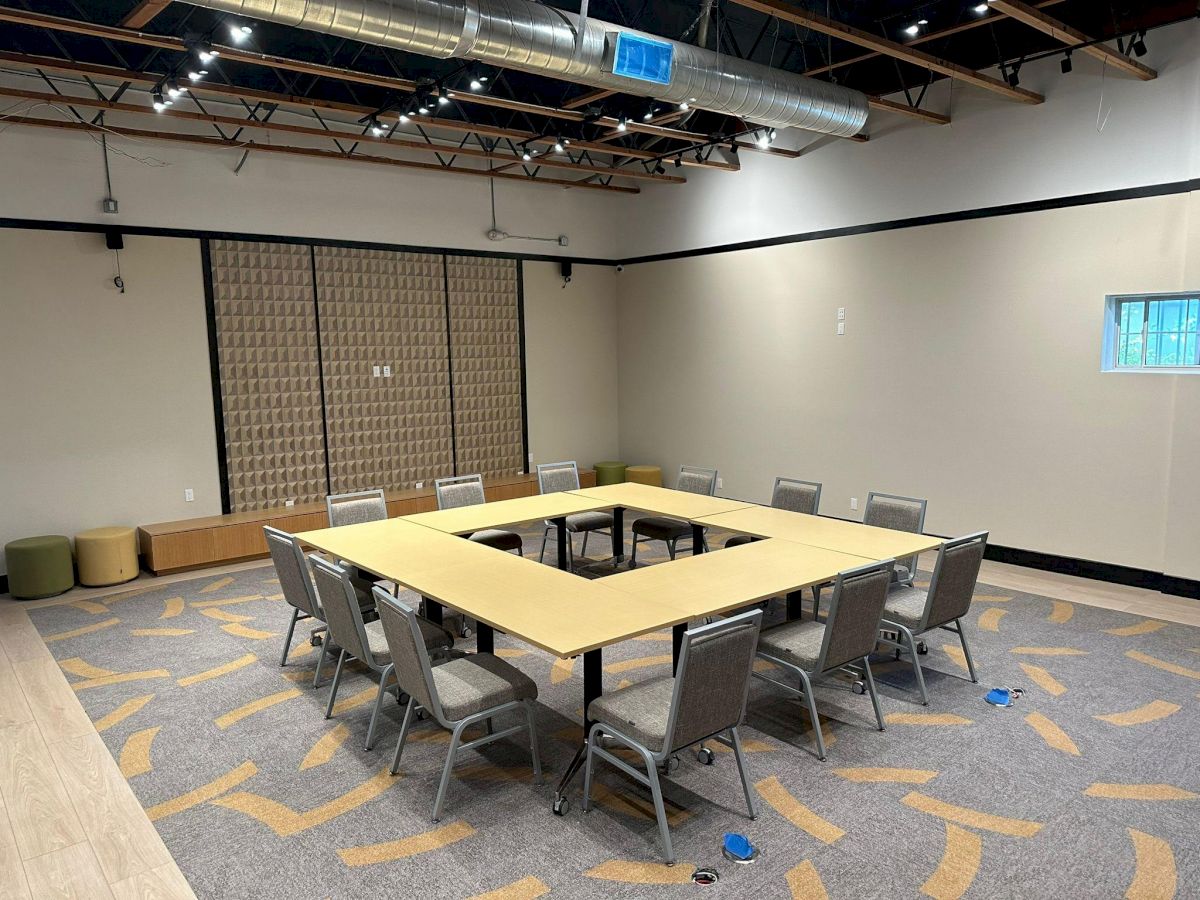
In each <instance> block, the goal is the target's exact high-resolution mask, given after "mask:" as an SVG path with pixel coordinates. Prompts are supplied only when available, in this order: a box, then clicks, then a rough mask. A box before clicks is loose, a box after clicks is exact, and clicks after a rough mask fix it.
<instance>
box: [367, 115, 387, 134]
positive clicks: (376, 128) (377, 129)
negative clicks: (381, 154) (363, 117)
mask: <svg viewBox="0 0 1200 900" xmlns="http://www.w3.org/2000/svg"><path fill="white" fill-rule="evenodd" d="M368 124H370V126H371V134H373V135H375V137H383V135H384V133H385V132H387V129H386V128H384V127H383V123H382V122H380V121H379V120H378V119H377V118H375V117H374V116H371V119H370V122H369V123H368Z"/></svg>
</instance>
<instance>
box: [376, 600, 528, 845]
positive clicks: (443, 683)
mask: <svg viewBox="0 0 1200 900" xmlns="http://www.w3.org/2000/svg"><path fill="white" fill-rule="evenodd" d="M375 597H376V600H377V602H378V604H379V617H380V623H381V624H382V625H383V633H384V635H385V636H386V639H387V645H388V648H389V649H390V651H391V660H392V665H391V666H389V670H390V671H394V672H395V674H396V680H397V682H398V683H399V685H400V689H401V690H403V691H404V692H405V693H407V694H408V705H407V706H406V707H405V708H404V722H403V723H402V724H401V726H400V737H399V739H398V740H397V741H396V753H395V755H393V757H392V774H393V775H395V774H396V773H397V772H398V771H399V769H400V755H401V754H402V753H403V752H404V742H405V740H406V739H407V738H408V732H409V729H410V728H411V727H412V724H413V718H414V717H415V715H416V712H417V710H418V708H420V709H423V710H425V711H426V712H427V713H429V714H430V715H432V716H433V718H434V719H435V720H436V721H437V722H438V724H439V725H441V726H442V727H443V728H448V729H449V730H450V748H449V749H448V750H447V751H446V763H445V765H444V766H443V767H442V778H441V781H440V782H439V783H438V791H437V797H436V798H435V799H434V801H433V821H435V822H436V821H438V819H440V818H441V815H442V804H443V803H444V802H445V799H446V789H447V788H448V787H449V785H450V771H451V770H452V769H453V768H454V762H455V759H456V758H457V756H458V754H459V753H461V752H462V751H463V750H474V749H475V748H476V747H482V746H483V745H484V744H490V743H492V742H493V741H498V740H500V739H502V738H506V737H509V736H510V735H514V734H518V733H520V732H523V731H526V730H528V732H529V752H530V754H531V755H532V757H533V775H534V778H535V779H536V780H537V782H538V783H539V784H541V782H542V763H541V759H540V757H539V755H538V738H537V721H536V717H535V716H534V712H533V701H534V700H536V699H537V685H536V684H534V683H533V680H532V679H530V678H529V676H527V675H526V674H525V673H524V672H522V671H521V670H520V669H517V668H515V667H513V666H511V665H509V664H508V663H506V662H505V661H504V660H502V659H500V658H499V657H496V656H493V655H492V654H490V653H475V654H472V655H471V656H467V657H460V658H458V659H454V660H451V661H450V662H448V663H445V664H443V665H440V666H437V667H436V668H435V667H433V666H431V665H430V663H429V654H428V652H427V650H426V642H424V641H423V640H422V637H423V631H422V629H423V627H424V626H423V625H422V624H421V619H420V618H419V617H418V616H417V614H416V613H415V612H414V611H413V609H412V608H411V607H409V606H407V605H406V604H405V603H403V602H402V601H400V600H397V599H395V598H393V597H390V596H388V594H387V593H386V592H385V591H383V590H382V589H379V588H376V590H375ZM510 712H514V713H522V714H523V715H524V721H523V722H520V723H518V724H515V725H513V726H511V727H509V728H505V729H504V730H502V731H496V730H494V729H493V727H492V719H494V718H495V717H497V716H501V715H504V714H506V713H510ZM476 722H485V723H486V724H487V726H488V730H487V733H486V734H484V735H483V736H482V737H479V738H476V739H475V740H473V741H467V742H466V743H463V742H462V737H463V732H464V731H465V730H466V729H467V728H468V727H469V726H471V725H473V724H475V723H476Z"/></svg>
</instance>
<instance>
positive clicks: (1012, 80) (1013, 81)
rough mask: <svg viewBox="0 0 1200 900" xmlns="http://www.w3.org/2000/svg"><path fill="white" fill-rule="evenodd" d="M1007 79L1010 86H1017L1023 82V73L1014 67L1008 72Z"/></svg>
mask: <svg viewBox="0 0 1200 900" xmlns="http://www.w3.org/2000/svg"><path fill="white" fill-rule="evenodd" d="M1005 80H1006V81H1007V82H1008V86H1009V87H1016V86H1017V85H1019V84H1020V83H1021V75H1020V73H1019V72H1018V71H1017V70H1016V69H1013V70H1012V71H1011V72H1009V73H1008V78H1007V79H1005Z"/></svg>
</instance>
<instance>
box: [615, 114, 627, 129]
mask: <svg viewBox="0 0 1200 900" xmlns="http://www.w3.org/2000/svg"><path fill="white" fill-rule="evenodd" d="M628 128H629V119H628V117H626V116H621V118H619V119H617V131H626V130H627V129H628Z"/></svg>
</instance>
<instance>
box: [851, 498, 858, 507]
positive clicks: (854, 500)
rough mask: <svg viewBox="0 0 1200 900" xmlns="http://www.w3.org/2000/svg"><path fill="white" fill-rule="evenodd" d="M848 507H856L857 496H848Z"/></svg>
mask: <svg viewBox="0 0 1200 900" xmlns="http://www.w3.org/2000/svg"><path fill="white" fill-rule="evenodd" d="M850 508H851V509H858V498H857V497H851V498H850Z"/></svg>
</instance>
